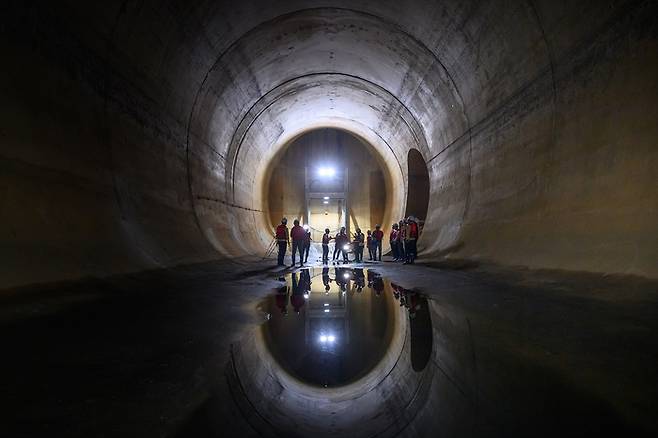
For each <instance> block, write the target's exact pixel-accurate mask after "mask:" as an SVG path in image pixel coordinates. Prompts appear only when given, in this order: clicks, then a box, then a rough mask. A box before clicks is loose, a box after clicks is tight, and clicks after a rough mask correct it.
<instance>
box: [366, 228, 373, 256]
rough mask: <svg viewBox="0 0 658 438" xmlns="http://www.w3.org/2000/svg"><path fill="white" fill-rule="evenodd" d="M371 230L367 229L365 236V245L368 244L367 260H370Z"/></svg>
mask: <svg viewBox="0 0 658 438" xmlns="http://www.w3.org/2000/svg"><path fill="white" fill-rule="evenodd" d="M372 242H373V240H372V231H370V230H368V236H367V237H366V245H367V246H368V257H369V258H368V260H372V245H373V243H372Z"/></svg>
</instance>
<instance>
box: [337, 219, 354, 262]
mask: <svg viewBox="0 0 658 438" xmlns="http://www.w3.org/2000/svg"><path fill="white" fill-rule="evenodd" d="M335 240H336V249H335V250H334V260H336V258H337V257H336V253H337V251H340V253H342V254H343V262H345V263H347V262H348V261H349V259H348V258H347V251H346V250H345V245H347V244H349V241H350V238H349V237H348V236H347V233H345V227H341V228H340V231H339V232H338V234H337V235H336V239H335Z"/></svg>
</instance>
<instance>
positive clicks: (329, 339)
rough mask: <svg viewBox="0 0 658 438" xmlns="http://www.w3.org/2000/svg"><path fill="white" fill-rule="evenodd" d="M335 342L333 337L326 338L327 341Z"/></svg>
mask: <svg viewBox="0 0 658 438" xmlns="http://www.w3.org/2000/svg"><path fill="white" fill-rule="evenodd" d="M335 340H336V337H335V336H334V335H329V336H327V341H329V342H334V341H335Z"/></svg>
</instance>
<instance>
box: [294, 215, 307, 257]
mask: <svg viewBox="0 0 658 438" xmlns="http://www.w3.org/2000/svg"><path fill="white" fill-rule="evenodd" d="M293 224H294V226H293V227H292V230H290V237H291V238H292V265H290V266H295V255H296V254H297V252H299V266H304V240H305V238H306V231H304V228H302V227H301V226H300V225H299V220H297V219H295V220H294V221H293Z"/></svg>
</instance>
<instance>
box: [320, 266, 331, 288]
mask: <svg viewBox="0 0 658 438" xmlns="http://www.w3.org/2000/svg"><path fill="white" fill-rule="evenodd" d="M322 284H324V290H326V291H328V290H329V289H331V286H330V284H331V278H329V268H322Z"/></svg>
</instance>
